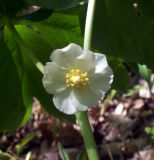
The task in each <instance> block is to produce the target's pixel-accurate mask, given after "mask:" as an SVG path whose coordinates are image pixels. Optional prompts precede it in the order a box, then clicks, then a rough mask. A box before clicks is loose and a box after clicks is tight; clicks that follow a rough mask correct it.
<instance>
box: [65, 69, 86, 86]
mask: <svg viewBox="0 0 154 160" xmlns="http://www.w3.org/2000/svg"><path fill="white" fill-rule="evenodd" d="M88 82H89V78H88V73H87V72H85V73H81V71H80V70H79V69H71V70H70V72H69V73H67V74H66V86H67V87H77V88H79V87H81V86H85V85H87V84H88Z"/></svg>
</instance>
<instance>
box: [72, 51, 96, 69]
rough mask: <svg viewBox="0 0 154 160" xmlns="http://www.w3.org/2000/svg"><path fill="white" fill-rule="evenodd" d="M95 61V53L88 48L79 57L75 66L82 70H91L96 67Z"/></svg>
mask: <svg viewBox="0 0 154 160" xmlns="http://www.w3.org/2000/svg"><path fill="white" fill-rule="evenodd" d="M94 61H95V55H94V53H93V52H91V51H89V50H87V51H84V52H83V54H82V55H81V56H79V57H77V59H76V66H75V67H76V68H77V69H80V70H81V71H82V72H89V71H90V70H91V69H93V68H94V67H95V64H94Z"/></svg>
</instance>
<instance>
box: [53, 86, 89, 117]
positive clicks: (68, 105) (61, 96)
mask: <svg viewBox="0 0 154 160" xmlns="http://www.w3.org/2000/svg"><path fill="white" fill-rule="evenodd" d="M53 103H54V105H55V107H56V108H57V109H58V110H60V111H61V112H63V113H66V114H74V113H76V112H79V111H85V110H87V109H88V107H87V106H84V105H82V104H80V103H79V102H78V100H77V99H76V97H75V95H74V93H73V91H72V90H71V89H69V88H67V89H65V90H64V91H62V92H59V93H57V94H55V95H54V97H53Z"/></svg>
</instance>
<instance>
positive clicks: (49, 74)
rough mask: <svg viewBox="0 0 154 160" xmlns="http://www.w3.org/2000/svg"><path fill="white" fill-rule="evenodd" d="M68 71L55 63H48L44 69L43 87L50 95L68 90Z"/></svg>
mask: <svg viewBox="0 0 154 160" xmlns="http://www.w3.org/2000/svg"><path fill="white" fill-rule="evenodd" d="M67 72H68V70H66V69H64V68H61V67H60V66H58V65H57V64H56V63H55V62H48V63H47V64H46V65H45V68H44V76H43V80H42V81H43V86H44V88H45V89H46V91H47V92H48V93H50V94H54V93H56V92H59V91H61V90H64V89H65V88H66V82H65V81H66V79H65V75H66V73H67Z"/></svg>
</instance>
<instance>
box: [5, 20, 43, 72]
mask: <svg viewBox="0 0 154 160" xmlns="http://www.w3.org/2000/svg"><path fill="white" fill-rule="evenodd" d="M7 27H8V29H9V30H10V32H11V33H12V35H13V37H14V39H15V40H16V42H17V43H18V44H19V46H20V47H22V48H24V49H25V50H26V51H27V53H28V58H29V59H30V61H31V62H32V63H33V64H34V65H35V66H36V68H37V69H38V70H39V71H40V72H41V73H43V72H44V71H43V70H44V65H43V64H42V63H41V62H40V61H39V60H38V59H37V58H36V57H35V54H34V53H33V51H32V50H31V49H30V48H29V46H28V45H27V44H26V42H25V41H24V40H23V39H22V38H21V36H20V35H19V34H18V32H17V30H16V28H15V27H14V25H13V24H12V23H10V22H9V20H8V21H7Z"/></svg>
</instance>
